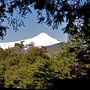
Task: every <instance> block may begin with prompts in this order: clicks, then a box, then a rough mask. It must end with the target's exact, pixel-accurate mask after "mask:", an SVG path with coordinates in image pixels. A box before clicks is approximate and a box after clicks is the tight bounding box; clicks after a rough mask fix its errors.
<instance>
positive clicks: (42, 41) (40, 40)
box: [0, 32, 60, 49]
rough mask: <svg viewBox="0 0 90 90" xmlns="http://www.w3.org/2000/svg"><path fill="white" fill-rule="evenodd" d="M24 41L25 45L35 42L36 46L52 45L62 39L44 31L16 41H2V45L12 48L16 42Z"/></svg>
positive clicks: (0, 44) (4, 47)
mask: <svg viewBox="0 0 90 90" xmlns="http://www.w3.org/2000/svg"><path fill="white" fill-rule="evenodd" d="M22 41H24V42H23V44H24V45H27V44H30V43H32V42H33V43H34V45H35V46H36V47H40V46H50V45H53V44H57V43H60V41H58V40H56V39H54V38H52V37H51V36H49V35H47V34H46V33H44V32H43V33H40V34H39V35H37V36H35V37H33V38H30V39H26V40H20V41H15V42H6V43H0V47H1V48H3V49H7V48H11V47H14V45H15V43H21V42H22Z"/></svg>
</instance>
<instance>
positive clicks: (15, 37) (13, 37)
mask: <svg viewBox="0 0 90 90" xmlns="http://www.w3.org/2000/svg"><path fill="white" fill-rule="evenodd" d="M23 20H24V23H25V27H20V28H19V30H18V31H17V32H15V31H14V30H13V29H12V27H10V28H9V29H8V30H7V35H6V36H5V37H4V40H0V42H12V41H19V40H24V39H28V38H32V37H34V36H36V35H38V34H39V33H41V32H45V33H47V34H48V35H50V36H51V37H53V38H55V39H57V40H60V41H61V42H63V41H65V42H66V41H67V38H68V35H67V34H63V31H62V30H61V29H62V28H63V27H65V26H66V23H63V24H62V25H60V26H59V27H58V29H55V30H53V29H52V27H51V26H49V27H48V26H47V25H46V24H44V23H43V24H38V23H37V14H36V13H35V12H34V11H33V13H32V14H28V15H27V16H26V18H25V19H23ZM6 25H7V24H6Z"/></svg>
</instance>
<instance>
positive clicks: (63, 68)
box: [0, 44, 73, 89]
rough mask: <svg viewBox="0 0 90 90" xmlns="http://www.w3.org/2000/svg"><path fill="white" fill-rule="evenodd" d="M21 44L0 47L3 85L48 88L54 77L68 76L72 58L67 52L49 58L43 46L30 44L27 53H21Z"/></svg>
mask: <svg viewBox="0 0 90 90" xmlns="http://www.w3.org/2000/svg"><path fill="white" fill-rule="evenodd" d="M21 46H22V45H19V44H17V45H15V47H13V48H9V49H7V50H2V49H0V52H1V54H0V55H1V56H0V57H2V62H1V61H0V64H1V65H0V75H2V79H4V80H3V84H2V85H3V87H5V88H24V89H49V88H51V87H52V86H53V81H54V80H55V79H66V78H70V71H71V68H70V66H71V64H72V62H73V59H72V57H70V56H71V55H70V54H68V53H67V52H62V53H59V54H57V55H56V56H55V57H53V58H51V57H49V56H47V49H46V48H45V47H41V48H37V47H34V46H32V47H30V48H29V50H28V52H27V53H23V52H22V50H23V47H21ZM5 53H6V55H5ZM0 87H1V86H0Z"/></svg>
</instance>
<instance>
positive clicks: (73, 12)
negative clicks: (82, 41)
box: [0, 0, 90, 37]
mask: <svg viewBox="0 0 90 90" xmlns="http://www.w3.org/2000/svg"><path fill="white" fill-rule="evenodd" d="M89 6H90V0H73V1H71V0H0V22H1V24H0V36H1V37H3V36H4V35H5V33H6V29H7V27H6V26H3V22H5V19H6V20H8V22H9V24H10V25H12V26H13V27H14V30H18V27H19V26H21V25H24V23H23V21H22V20H20V19H19V18H15V17H14V15H15V14H14V13H15V11H16V10H17V14H18V15H20V16H21V17H25V16H26V14H27V13H31V12H32V11H31V7H33V8H34V9H35V10H36V11H37V14H38V16H37V17H38V23H42V22H45V23H46V24H47V25H48V26H53V28H58V26H59V24H62V22H65V21H66V22H67V26H66V27H65V28H64V29H63V30H64V32H65V33H69V34H72V35H73V34H76V33H78V32H82V31H83V32H84V34H85V36H86V37H89V35H90V29H89V28H90V25H89V24H90V7H89ZM43 11H44V12H45V15H44V16H43V15H42V13H43ZM79 23H82V24H79ZM71 28H74V29H73V30H72V29H71Z"/></svg>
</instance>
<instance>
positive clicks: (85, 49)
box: [69, 33, 90, 79]
mask: <svg viewBox="0 0 90 90" xmlns="http://www.w3.org/2000/svg"><path fill="white" fill-rule="evenodd" d="M77 37H78V38H77ZM89 41H90V39H87V38H86V39H84V34H81V33H78V34H76V35H74V36H69V46H70V51H69V53H74V54H75V59H76V60H75V61H74V64H73V65H72V66H73V70H72V71H71V75H72V77H73V78H74V79H90V43H88V42H89Z"/></svg>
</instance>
